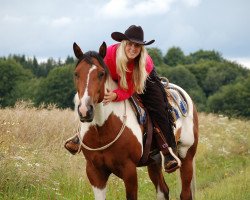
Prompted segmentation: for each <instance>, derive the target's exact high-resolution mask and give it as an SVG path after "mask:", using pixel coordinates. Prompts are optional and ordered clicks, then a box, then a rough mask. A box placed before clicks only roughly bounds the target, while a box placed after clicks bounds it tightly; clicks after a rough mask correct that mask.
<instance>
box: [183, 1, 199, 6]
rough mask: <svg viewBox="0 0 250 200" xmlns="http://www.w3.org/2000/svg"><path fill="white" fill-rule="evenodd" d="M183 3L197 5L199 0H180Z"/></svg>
mask: <svg viewBox="0 0 250 200" xmlns="http://www.w3.org/2000/svg"><path fill="white" fill-rule="evenodd" d="M182 1H183V2H184V4H185V5H187V6H189V7H197V6H199V5H200V3H201V0H182Z"/></svg>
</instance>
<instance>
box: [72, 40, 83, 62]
mask: <svg viewBox="0 0 250 200" xmlns="http://www.w3.org/2000/svg"><path fill="white" fill-rule="evenodd" d="M73 50H74V53H75V56H76V57H77V58H78V59H80V58H81V57H82V55H83V52H82V50H81V48H80V47H79V46H78V45H77V44H76V43H75V42H74V44H73Z"/></svg>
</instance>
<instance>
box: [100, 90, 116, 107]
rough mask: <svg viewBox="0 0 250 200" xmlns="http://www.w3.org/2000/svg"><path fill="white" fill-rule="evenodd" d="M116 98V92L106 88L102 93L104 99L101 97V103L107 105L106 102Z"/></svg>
mask: <svg viewBox="0 0 250 200" xmlns="http://www.w3.org/2000/svg"><path fill="white" fill-rule="evenodd" d="M116 98H117V94H116V93H115V92H112V91H109V90H108V89H107V92H106V93H105V95H104V99H103V104H104V105H107V104H108V103H110V102H111V101H114V100H116Z"/></svg>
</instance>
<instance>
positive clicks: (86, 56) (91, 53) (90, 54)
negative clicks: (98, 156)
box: [76, 51, 127, 153]
mask: <svg viewBox="0 0 250 200" xmlns="http://www.w3.org/2000/svg"><path fill="white" fill-rule="evenodd" d="M91 57H94V58H96V59H97V60H98V62H99V63H100V64H101V66H103V68H104V70H105V73H108V70H107V66H106V64H105V63H104V61H103V59H102V58H101V56H100V55H99V54H98V53H96V52H94V51H89V52H87V53H85V54H83V55H82V57H81V58H80V59H79V60H78V62H77V64H76V67H77V65H78V64H79V63H80V62H81V61H82V60H85V61H86V62H87V63H88V64H91V65H92V64H93V62H92V60H91ZM123 102H124V114H123V119H122V126H121V129H120V131H119V132H118V134H117V136H116V137H115V138H114V140H113V141H111V142H110V143H108V144H106V145H104V146H102V147H99V148H91V147H89V146H87V145H86V144H84V143H83V141H82V139H81V136H80V132H81V125H80V122H79V125H78V130H77V133H76V136H77V137H78V139H79V142H80V146H79V148H78V151H77V152H78V153H80V151H81V147H83V148H84V149H87V150H89V151H101V150H104V149H107V148H108V147H110V146H111V145H112V144H114V143H115V142H116V141H117V140H118V139H119V138H120V136H121V135H122V133H123V131H124V129H125V127H126V120H127V111H126V110H127V108H126V107H127V106H126V101H125V100H124V101H123Z"/></svg>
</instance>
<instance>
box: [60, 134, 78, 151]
mask: <svg viewBox="0 0 250 200" xmlns="http://www.w3.org/2000/svg"><path fill="white" fill-rule="evenodd" d="M64 147H65V149H67V150H68V151H69V152H70V153H71V154H73V155H75V154H76V153H77V152H78V150H79V148H80V143H79V138H78V137H77V136H75V137H73V138H70V139H68V140H67V141H66V142H65V144H64Z"/></svg>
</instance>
